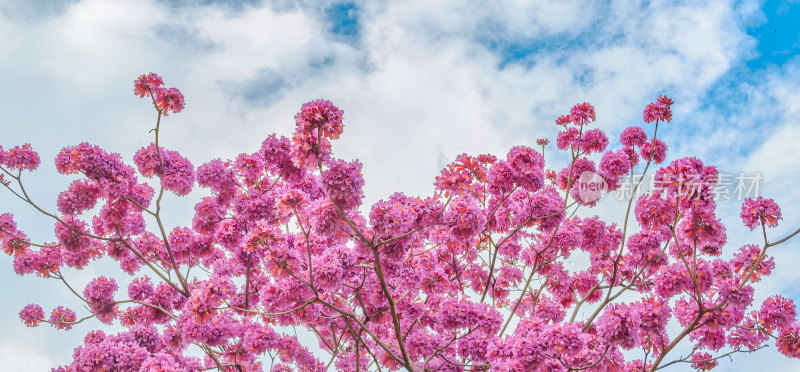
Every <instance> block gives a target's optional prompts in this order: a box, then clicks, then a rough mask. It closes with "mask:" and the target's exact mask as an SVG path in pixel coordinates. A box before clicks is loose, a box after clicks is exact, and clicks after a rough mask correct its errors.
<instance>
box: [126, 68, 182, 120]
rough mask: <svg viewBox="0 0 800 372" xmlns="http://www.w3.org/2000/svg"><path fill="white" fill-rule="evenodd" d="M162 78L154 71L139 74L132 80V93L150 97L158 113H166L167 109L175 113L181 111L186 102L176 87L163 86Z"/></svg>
mask: <svg viewBox="0 0 800 372" xmlns="http://www.w3.org/2000/svg"><path fill="white" fill-rule="evenodd" d="M162 85H164V80H162V79H161V76H158V75H157V74H154V73H152V72H151V73H149V74H147V75H142V76H139V78H138V79H136V81H135V82H134V87H133V93H134V94H136V95H137V96H139V97H142V98H144V97H145V96H147V97H152V98H153V103H154V104H155V106H156V109H157V110H158V112H159V114H163V115H165V116H166V115H168V113H169V111H172V113H174V114H177V113H179V112H181V111H183V108H184V106H185V105H186V102H185V101H184V98H183V94H181V91H180V90H178V88H165V87H163V86H162Z"/></svg>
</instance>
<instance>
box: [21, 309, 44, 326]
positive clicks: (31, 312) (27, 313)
mask: <svg viewBox="0 0 800 372" xmlns="http://www.w3.org/2000/svg"><path fill="white" fill-rule="evenodd" d="M19 318H20V319H22V322H23V323H25V325H26V326H28V327H36V326H38V325H39V322H41V321H42V320H44V311H43V310H42V307H41V306H39V305H36V304H30V305H28V306H25V308H23V309H22V311H20V312H19Z"/></svg>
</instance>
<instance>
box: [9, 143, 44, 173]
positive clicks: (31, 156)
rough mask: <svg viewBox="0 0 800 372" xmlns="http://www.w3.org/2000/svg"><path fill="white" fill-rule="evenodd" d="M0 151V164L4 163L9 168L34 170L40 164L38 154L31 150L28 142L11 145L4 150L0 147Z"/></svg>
mask: <svg viewBox="0 0 800 372" xmlns="http://www.w3.org/2000/svg"><path fill="white" fill-rule="evenodd" d="M0 153H2V155H0V165H5V166H6V167H8V169H10V170H13V169H19V170H27V171H32V170H36V168H38V167H39V164H41V160H39V154H38V153H36V151H33V148H31V144H30V143H26V144H24V145H22V146H16V147H12V148H10V149H8V150H6V151H2V148H0Z"/></svg>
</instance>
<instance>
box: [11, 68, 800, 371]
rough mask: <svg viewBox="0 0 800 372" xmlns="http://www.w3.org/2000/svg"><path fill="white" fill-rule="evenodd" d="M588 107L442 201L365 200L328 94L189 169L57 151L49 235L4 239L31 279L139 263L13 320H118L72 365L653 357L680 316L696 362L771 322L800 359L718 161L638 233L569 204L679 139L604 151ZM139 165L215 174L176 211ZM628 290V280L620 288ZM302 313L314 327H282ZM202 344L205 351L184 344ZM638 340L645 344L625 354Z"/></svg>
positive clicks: (641, 137) (669, 178)
mask: <svg viewBox="0 0 800 372" xmlns="http://www.w3.org/2000/svg"><path fill="white" fill-rule="evenodd" d="M134 92H135V94H136V95H138V96H140V97H151V98H152V99H153V101H154V103H155V104H156V107H157V109H158V111H159V115H166V113H167V112H168V111H169V112H172V113H177V112H179V111H180V110H181V109H182V108H183V105H184V103H183V96H182V95H181V94H180V92H179V91H177V89H174V88H171V89H166V88H164V87H163V81H162V79H161V78H160V77H159V76H158V75H156V74H148V75H143V76H141V77H140V78H139V79H138V80H137V81H136V84H135V87H134ZM671 104H672V100H670V99H668V98H666V97H659V99H658V101H657V102H655V103H653V104H651V105H649V106H648V107H647V108H646V109H645V113H644V121H645V122H652V121H670V120H671V111H670V110H671V109H670V105H671ZM161 119H163V118H161ZM595 119H596V114H595V110H594V107H593V106H592V105H590V104H588V103H582V104H578V105H576V106H574V107H573V108H572V109H571V110H570V113H569V114H568V115H565V116H562V117H560V118H559V119H558V120H557V123H559V124H560V125H563V128H561V131H560V132H559V133H558V137H557V139H556V145H557V147H558V149H560V150H564V151H567V155H572V156H571V161H570V162H569V163H568V164H567V165H564V166H563V167H559V168H557V169H546V168H545V158H544V156H543V155H542V153H540V152H537V151H535V150H534V149H533V148H531V147H528V146H515V147H513V148H511V149H510V150H509V151H508V153H507V154H506V156H505V157H501V158H497V157H495V156H493V155H488V154H483V155H477V156H474V155H468V154H461V155H459V156H457V157H456V159H455V161H453V162H452V163H450V164H448V165H447V166H446V167H445V168H444V169H443V170H442V172H441V174H440V175H439V176H438V177H436V179H435V182H434V187H435V190H434V194H433V195H432V196H428V197H416V196H409V195H405V194H402V193H394V194H391V195H389V196H388V197H385V198H383V199H381V200H379V201H378V202H376V203H374V204H372V205H370V206H366V207H364V208H362V203H363V201H364V194H363V188H364V186H365V182H364V179H363V175H362V164H361V163H360V162H359V161H357V160H355V161H345V160H340V159H336V158H334V157H333V156H332V155H331V141H333V140H335V139H337V138H339V137H340V135H341V134H342V130H343V123H342V111H341V110H340V109H339V108H337V107H336V106H334V105H333V104H332V103H331V102H329V101H325V100H317V101H312V102H308V103H306V104H304V105H303V106H302V107H301V109H300V111H299V112H298V113H297V115H295V124H296V125H295V133H294V135H293V136H292V137H291V138H287V137H279V136H276V135H271V136H269V137H267V138H266V139H265V140H264V141H263V142H262V143H261V146H260V148H258V149H256V150H257V151H255V152H245V153H241V154H239V155H238V156H237V157H236V158H235V159H232V160H222V159H215V160H211V161H209V162H207V163H205V164H203V165H201V166H200V167H198V168H197V170H196V171H195V168H194V166H193V165H192V163H191V162H190V161H189V160H188V159H186V158H185V157H183V156H182V155H180V154H179V153H178V152H175V151H171V150H167V149H163V148H157V147H156V146H155V144H152V143H151V144H149V145H148V146H147V147H144V148H142V149H141V150H139V151H138V152H137V153H136V154H135V155H134V157H133V163H134V164H135V166H136V168H133V167H131V166H129V165H127V164H125V163H124V162H123V161H122V159H121V157H120V156H119V155H117V154H113V153H108V152H106V151H105V150H103V149H101V148H99V147H97V146H93V145H89V144H87V143H83V144H79V145H77V146H72V147H67V148H64V149H63V150H62V151H61V152H59V154H58V156H57V157H56V167H57V169H58V171H59V172H61V173H64V174H77V175H80V176H82V177H81V178H79V179H77V180H75V181H73V182H72V183H71V184H70V186H69V187H68V188H67V190H65V191H64V192H62V193H61V194H60V195H59V198H58V200H57V203H56V205H57V208H58V211H59V212H60V213H61V214H62V215H60V216H57V217H56V222H55V226H54V233H55V238H56V242H54V243H52V244H41V245H40V244H30V243H31V242H28V241H27V239H28V238H27V237H26V235H25V234H24V233H22V232H21V231H19V229H18V227H17V224H16V222H15V221H14V220H13V217H12V216H11V215H10V214H0V245H2V247H3V251H5V252H6V253H7V254H9V255H12V256H13V259H14V269H15V271H16V272H17V273H18V274H20V275H27V274H31V275H37V276H40V277H43V278H58V279H64V280H66V278H65V277H64V276H62V275H63V274H62V272H61V269H62V268H63V267H74V268H79V269H80V268H83V267H85V266H86V265H87V264H88V263H89V262H90V261H91V260H93V259H96V258H99V257H101V256H105V255H107V256H108V257H110V258H112V259H113V260H115V261H116V262H118V263H119V265H120V268H122V269H123V270H124V271H125V272H127V273H129V274H131V275H132V278H133V279H132V280H130V281H129V282H127V283H123V282H120V283H119V284H118V283H117V281H116V280H115V279H112V278H110V277H107V276H100V277H97V278H95V279H93V280H92V281H91V282H89V284H88V285H87V286H86V287H85V289H84V290H83V291H82V292H79V293H78V294H79V296H78V297H80V298H81V299H82V300H83V301H85V303H86V305H87V306H86V307H85V310H84V311H85V312H88V313H89V314H88V315H86V316H85V317H84V315H83V314H81V315H80V316H78V314H76V311H73V310H71V309H69V308H66V307H63V306H59V307H56V308H55V309H53V310H52V312H51V313H50V315H49V317H46V315H45V313H44V311H43V309H42V308H41V307H40V306H38V305H28V306H26V307H25V308H24V309H23V310H22V311H21V312H20V318H21V319H22V321H23V323H24V324H26V325H28V326H36V325H38V324H40V323H42V322H45V323H51V325H52V326H53V327H55V328H57V329H64V330H69V329H71V328H79V327H80V326H79V325H78V323H80V322H81V321H82V320H83V319H84V318H91V317H96V318H97V319H99V320H100V321H101V322H104V323H106V324H111V323H116V324H119V326H121V327H122V331H121V332H119V333H117V334H113V335H106V334H105V333H103V332H102V331H91V332H89V334H87V336H86V338H85V340H84V343H83V345H81V346H79V347H78V348H76V349H75V352H74V355H73V360H72V362H71V364H69V365H67V366H64V367H60V368H58V369H55V370H56V371H64V372H66V371H82V370H107V371H112V370H138V371H198V370H209V369H216V368H221V369H223V370H230V371H259V370H265V369H266V368H271V369H272V370H273V371H292V370H305V371H324V370H326V369H327V368H329V367H331V368H332V367H335V368H338V369H340V370H356V369H360V370H367V369H369V368H374V367H375V366H376V365H378V366H380V367H381V368H384V367H385V369H388V370H401V369H404V368H405V369H419V370H422V369H423V368H424V369H426V370H444V371H461V370H466V369H470V368H471V369H476V370H478V369H490V370H500V371H518V370H530V371H537V370H550V371H568V370H579V369H586V370H589V371H612V370H613V371H641V370H645V369H647V368H653V367H654V365H655V366H656V367H658V365H659V363H662V361H661V359H657V358H658V356H659V355H662V353H667V352H669V351H670V349H671V347H670V346H669V345H670V343H671V342H672V340H671V339H670V334H669V332H668V329H667V328H668V327H667V325H668V324H677V325H679V326H682V327H689V328H691V327H693V329H691V332H688V333H687V334H685V339H684V340H682V342H684V343H688V344H690V345H691V346H693V347H694V348H696V349H695V350H699V351H697V352H694V353H693V354H692V356H691V357H687V358H686V359H684V361H685V362H689V364H691V366H692V367H693V368H695V369H699V370H707V369H711V368H713V367H714V366H716V359H715V358H716V356H715V354H718V353H720V350H722V348H724V347H729V348H733V349H734V350H755V349H757V348H759V347H760V346H762V345H764V344H765V343H766V342H768V341H769V339H770V337H778V338H777V341H776V342H777V346H778V349H779V350H780V351H781V352H782V353H784V354H785V355H788V356H792V357H800V326H798V323H797V320H796V317H797V314H796V308H795V306H794V303H793V302H792V301H791V300H789V299H787V298H785V297H782V296H778V295H776V296H772V297H769V298H768V299H767V300H766V301H764V302H763V303H762V304H761V306H760V307H758V306H756V307H755V308H754V307H753V299H754V297H755V292H754V288H753V286H752V285H751V284H752V283H753V282H756V281H758V280H760V279H761V278H762V277H763V276H765V275H769V274H770V272H771V271H772V269H773V268H774V265H775V263H774V260H773V259H772V258H771V257H769V256H767V255H766V254H765V253H766V252H765V249H766V248H763V249H762V247H759V246H755V245H746V246H744V247H742V248H741V249H739V250H738V251H736V252H732V253H733V254H732V256H733V257H732V258H726V257H731V256H730V255H725V254H723V253H725V252H726V251H725V250H726V249H727V248H726V243H727V236H726V229H725V226H723V225H722V223H721V220H720V218H719V217H718V216H717V214H716V203H715V202H714V200H713V194H714V187H715V186H716V182H717V178H718V174H717V170H716V168H714V167H712V166H707V165H704V164H703V163H702V162H700V161H699V160H698V159H694V158H682V159H678V160H675V161H673V162H672V163H670V164H669V165H667V166H664V167H661V168H660V169H658V170H657V171H656V181H657V183H658V186H659V188H658V189H657V190H655V191H652V192H648V193H645V194H644V195H642V196H641V197H638V199H637V200H636V202H635V204H633V203H632V211H630V213H633V216H631V217H633V218H632V219H635V220H636V223H638V225H639V226H638V227H634V226H630V225H621V226H620V225H617V224H614V223H609V222H606V221H604V220H603V219H601V218H600V217H597V216H591V214H590V213H588V212H587V213H586V214H583V213H579V214H575V213H574V212H575V211H576V208H580V209H581V210H583V209H584V208H587V207H592V206H594V205H595V204H596V202H597V201H596V200H585V199H583V197H582V195H581V189H580V187H581V185H580V184H579V183H580V182H582V181H585V180H584V179H583V177H585V176H586V175H587V174H588V175H590V176H591V175H596V176H599V177H600V179H601V180H602V181H605V182H606V183H607V185H606V186H607V189H605V190H602V191H603V192H607V191H613V190H617V189H619V188H620V187H621V186H622V183H623V182H625V181H626V180H625V179H624V178H625V177H627V176H628V175H630V174H634V173H636V172H638V171H639V170H640V169H638V168H636V166H637V163H638V162H639V160H640V158H641V159H644V162H646V163H647V165H650V164H651V162H652V163H656V164H659V163H662V162H663V161H665V160H666V149H667V147H666V144H665V143H664V142H662V141H661V140H660V139H658V138H656V137H655V134H654V135H653V137H652V138H649V137H648V134H647V132H646V131H645V130H644V129H642V128H641V127H638V126H632V127H629V128H626V129H625V130H624V131H623V132H622V134H621V135H620V144H621V145H622V147H617V148H609V140H608V136H607V135H606V133H605V132H604V131H603V130H601V129H588V128H587V127H586V126H587V125H589V124H590V123H592V122H594V121H595ZM570 124H572V125H570ZM547 142H548V141H546V140H539V141H537V145H539V146H542V151H543V150H544V146H546V145H547ZM33 159H36V161H33ZM34 163H35V164H34ZM0 165H2V166H3V167H4V169H20V170H32V169H35V168H36V165H38V155H36V153H35V152H32V150H30V149H29V147H26V146H21V147H18V148H14V149H12V150H3V149H2V148H0ZM137 169H138V171H139V174H140V175H142V176H144V177H153V176H157V177H158V178H159V180H160V186H163V190H166V191H172V192H173V193H174V194H176V195H177V196H185V195H187V194H188V193H190V191H191V190H192V187H193V185H194V182H195V181H197V183H198V184H199V185H200V186H202V187H204V188H206V192H207V193H206V195H205V196H204V197H203V198H202V199H201V200H199V201H198V202H197V203H196V204H195V205H194V215H193V218H192V223H191V224H190V225H189V226H174V227H173V226H170V227H166V226H164V222H165V221H164V220H161V219H160V214H159V213H160V212H159V211H160V209H157V208H155V207H152V208H151V207H150V204H152V203H153V202H152V200H153V198H154V196H155V194H156V190H154V189H153V188H152V187H150V186H148V185H147V184H143V183H140V182H139V180H138V179H137V175H136V170H137ZM163 190H162V191H163ZM159 194H160V193H159ZM158 200H159V203H157V204H158V206H159V207H160V206H161V205H162V203H161V202H163V205H167V204H168V202H167V200H166V199H164V200H163V201H162V200H161V198H160V196H159V199H158ZM146 208H149V209H147V210H145V209H146ZM366 211H368V212H369V213H368V214H367V213H365V212H366ZM143 212H144V213H143ZM84 214H87V215H86V216H84ZM88 214H91V215H88ZM54 216H55V215H54ZM584 216H587V217H584ZM780 217H781V215H780V209H779V208H778V207H777V205H775V204H774V202H773V201H771V200H769V199H761V198H759V199H751V200H748V201H746V202H745V205H744V206H743V209H742V219H743V220H744V221H745V224H746V225H747V226H748V227H751V228H754V227H757V226H758V224H762V223H763V224H768V225H770V226H775V225H776V224H777V220H778V219H780ZM187 221H188V217H187ZM631 223H634V222H631ZM729 253H730V252H729ZM576 256H577V257H578V259H579V260H583V259H585V260H587V261H588V262H589V265H588V266H585V267H581V268H579V269H576V268H575V266H574V264H571V263H570V261H568V260H572V259H574V258H575V257H576ZM119 286H123V287H124V288H125V289H126V291H121V292H123V293H117V292H118V289H119ZM623 288H624V291H627V292H628V293H627V296H624V297H621V298H617V297H614V298H611V299H610V300H608V301H605V299H609V298H610V296H613V295H614V293H616V292H617V291H620V290H623ZM126 296H127V297H126ZM700 302H702V304H703V305H702V306H700V305H699V303H700ZM79 312H80V311H79ZM592 313H594V315H592ZM509 314H513V317H518V318H512V319H508V317H509ZM78 319H81V320H78ZM117 321H118V323H117ZM82 325H83V323H81V326H82ZM290 327H297V328H305V329H308V330H310V332H312V333H313V334H314V335H315V336H317V341H318V343H315V344H309V345H303V343H302V342H301V341H304V339H303V338H302V337H301V338H298V337H296V336H295V335H293V334H291V333H292V332H289V334H282V333H281V332H282V331H283V330H285V329H290ZM398 335H399V336H398ZM197 346H200V349H199V350H201V351H202V352H203V354H204V356H203V357H201V358H198V357H194V356H187V355H196V352H195V351H196V350H198V349H196V347H197ZM192 350H195V351H192ZM312 350H327V351H329V352H331V354H332V355H334V357H333V358H332V359H333V360H331V361H330V363H327V362H328V359H326V360H324V361H321V360H319V359H318V358H317V357H316V356H315V354H316V353H315V352H312ZM633 352H643V353H645V354H646V355H648V356H652V357H648V358H647V359H645V360H643V359H635V360H628V359H629V358H630V357H631V356H632V355H633V354H631V353H633ZM670 355H672V354H670ZM270 357H271V358H272V360H271V361H270V360H269V359H267V358H270ZM265 361H266V362H265ZM268 362H269V364H267V363H268ZM666 362H667V359H665V361H664V362H663V363H666ZM326 363H327V364H326ZM662 365H663V364H662ZM220 366H222V367H220ZM268 366H269V367H268Z"/></svg>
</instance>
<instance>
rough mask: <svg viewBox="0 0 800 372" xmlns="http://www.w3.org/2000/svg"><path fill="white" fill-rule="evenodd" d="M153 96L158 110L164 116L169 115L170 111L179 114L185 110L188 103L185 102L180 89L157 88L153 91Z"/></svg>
mask: <svg viewBox="0 0 800 372" xmlns="http://www.w3.org/2000/svg"><path fill="white" fill-rule="evenodd" d="M153 96H154V98H155V102H156V108H157V109H158V111H159V112H160V113H162V114H163V115H164V116H166V115H168V114H169V111H172V113H173V114H177V113H179V112H181V111H183V108H184V107H185V106H186V102H185V101H184V98H183V94H181V91H180V90H178V88H169V89H167V88H161V87H159V88H156V89H155V91H153Z"/></svg>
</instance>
